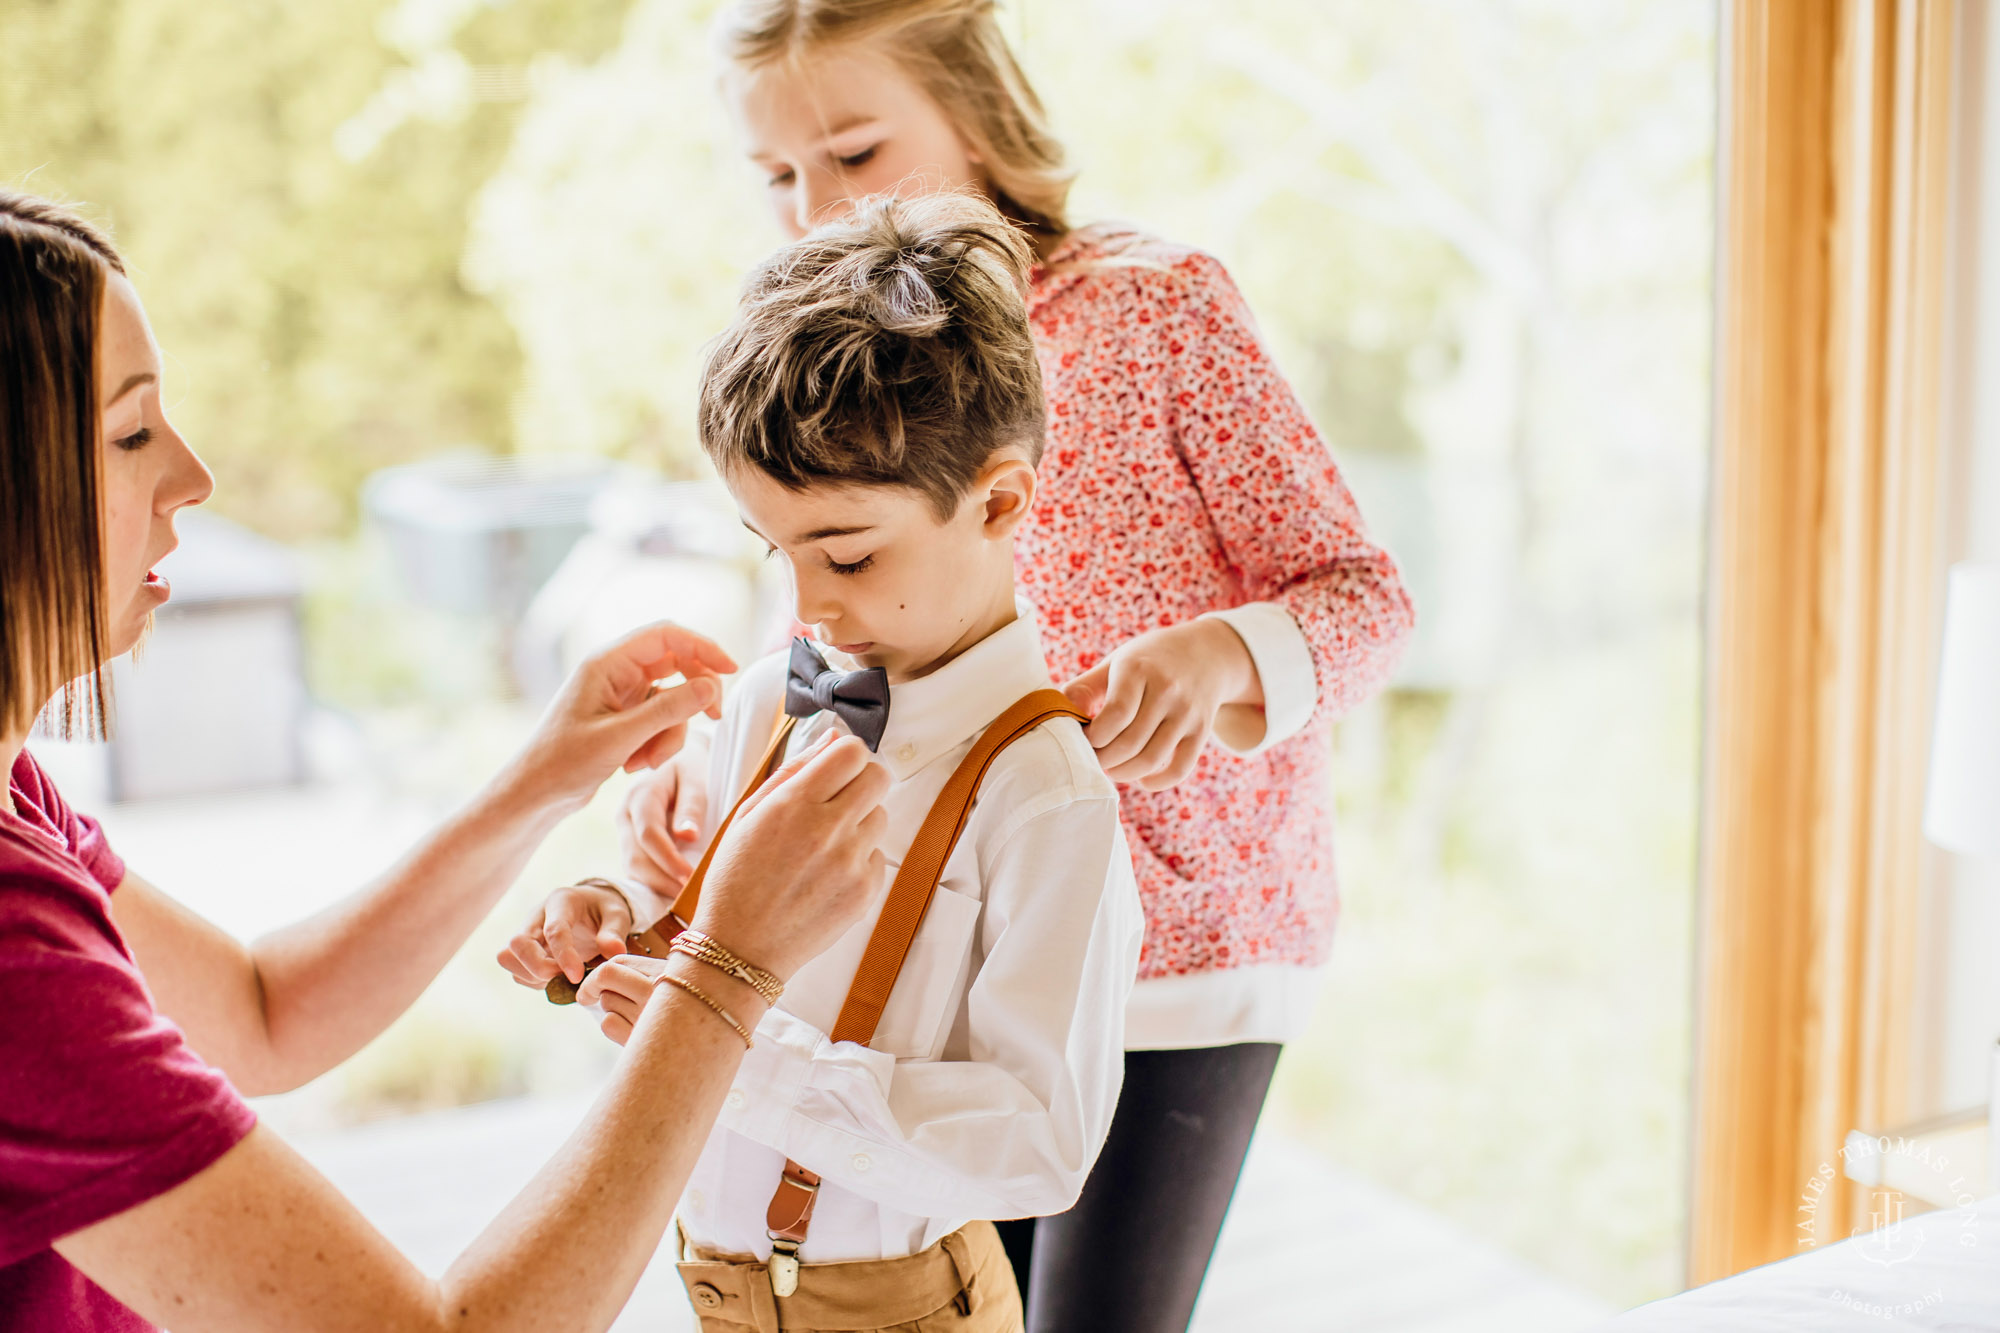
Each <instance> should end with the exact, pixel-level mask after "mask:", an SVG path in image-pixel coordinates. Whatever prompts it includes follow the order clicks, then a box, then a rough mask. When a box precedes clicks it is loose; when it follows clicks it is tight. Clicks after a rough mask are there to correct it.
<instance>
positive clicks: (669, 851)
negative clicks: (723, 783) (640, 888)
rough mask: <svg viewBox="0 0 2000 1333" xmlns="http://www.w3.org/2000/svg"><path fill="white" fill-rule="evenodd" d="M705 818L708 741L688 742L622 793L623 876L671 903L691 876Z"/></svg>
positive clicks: (706, 811)
mask: <svg viewBox="0 0 2000 1333" xmlns="http://www.w3.org/2000/svg"><path fill="white" fill-rule="evenodd" d="M707 818H708V742H707V741H706V740H705V739H704V740H699V741H690V743H689V744H688V747H687V748H686V749H685V750H682V751H681V752H680V753H679V754H677V755H675V756H674V757H673V758H671V759H669V760H667V762H666V763H664V764H662V765H660V767H658V768H656V769H654V770H653V771H652V772H651V773H647V774H644V775H642V776H641V777H640V778H639V779H638V780H637V781H636V782H634V783H633V784H632V785H631V787H629V788H628V789H627V790H626V792H625V799H624V801H623V802H621V803H620V804H619V806H618V846H619V849H620V850H621V851H622V852H623V853H624V856H625V873H626V874H627V875H629V876H631V877H632V878H633V879H636V880H638V881H639V882H640V883H641V884H643V885H645V886H646V887H647V888H648V889H651V890H652V891H653V892H654V893H656V894H658V895H659V896H660V897H661V898H663V899H666V900H668V901H672V900H673V899H674V898H676V897H678V896H679V895H680V891H681V888H682V886H684V885H685V884H686V883H687V882H688V877H689V876H690V875H692V874H694V851H695V842H696V840H697V839H699V838H700V837H701V826H702V822H703V821H704V820H706V819H707Z"/></svg>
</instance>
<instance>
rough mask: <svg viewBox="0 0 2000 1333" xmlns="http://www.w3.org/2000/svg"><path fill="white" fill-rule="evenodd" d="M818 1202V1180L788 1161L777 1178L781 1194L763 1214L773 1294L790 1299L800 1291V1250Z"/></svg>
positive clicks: (774, 1196) (777, 1194)
mask: <svg viewBox="0 0 2000 1333" xmlns="http://www.w3.org/2000/svg"><path fill="white" fill-rule="evenodd" d="M818 1202H819V1177H818V1176H816V1175H814V1174H813V1173H812V1172H810V1171H808V1170H806V1169H805V1168H804V1167H802V1166H800V1165H799V1164H798V1163H797V1162H794V1161H792V1160H791V1159H789V1158H787V1159H786V1160H785V1172H784V1174H783V1175H781V1176H780V1177H778V1192H777V1193H776V1194H773V1195H772V1196H771V1206H770V1207H769V1208H767V1209H765V1210H764V1225H765V1226H766V1227H767V1228H769V1230H767V1231H766V1232H765V1233H764V1234H765V1235H767V1236H769V1237H770V1238H771V1264H770V1274H771V1294H772V1295H773V1296H789V1295H791V1294H792V1293H793V1292H795V1291H797V1290H798V1289H799V1246H801V1245H803V1244H805V1239H806V1232H807V1230H808V1229H809V1228H811V1226H812V1215H813V1205H814V1204H816V1203H818Z"/></svg>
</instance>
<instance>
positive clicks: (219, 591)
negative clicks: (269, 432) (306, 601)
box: [88, 510, 306, 801]
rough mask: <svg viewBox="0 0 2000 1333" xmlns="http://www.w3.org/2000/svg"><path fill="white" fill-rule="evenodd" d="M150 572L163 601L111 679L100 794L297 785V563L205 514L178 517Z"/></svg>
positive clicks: (100, 753) (301, 680) (131, 796)
mask: <svg viewBox="0 0 2000 1333" xmlns="http://www.w3.org/2000/svg"><path fill="white" fill-rule="evenodd" d="M179 530H180V538H181V545H180V548H179V549H178V550H176V551H175V552H174V553H173V554H171V555H169V556H167V557H166V558H165V559H164V560H162V561H161V562H160V565H159V572H160V575H161V577H163V578H165V579H166V580H167V581H168V583H169V584H171V585H172V587H173V597H172V599H171V600H170V601H168V603H167V604H166V606H164V607H162V608H161V609H160V611H159V612H158V614H157V615H156V616H155V617H154V626H153V631H152V633H151V634H150V635H149V636H148V638H147V640H146V642H145V643H144V644H143V645H142V646H141V648H140V649H139V651H138V652H137V653H134V654H133V655H131V656H129V657H123V658H120V659H118V660H117V661H116V662H114V663H113V664H112V668H111V688H112V698H113V707H114V709H115V711H116V717H117V726H116V727H115V729H114V731H113V738H112V741H111V744H110V745H109V746H106V747H103V748H102V749H98V748H96V747H92V749H91V750H90V751H89V752H88V753H89V754H91V755H93V756H95V758H94V759H92V760H91V762H92V763H102V764H103V765H104V769H103V773H102V781H101V783H95V782H93V783H89V784H88V786H91V787H99V788H100V789H101V790H103V792H104V793H105V795H106V796H108V797H109V799H111V800H114V801H142V800H152V799H157V798H161V797H176V796H191V795H198V794H204V793H211V792H225V791H243V790H248V789H253V788H258V787H282V786H291V785H295V784H297V783H299V782H301V781H303V780H304V777H305V764H304V756H303V753H302V748H301V740H300V726H301V724H302V722H303V719H304V715H305V708H306V687H305V671H304V663H303V658H304V650H303V646H302V643H301V639H300V623H299V607H300V598H301V595H302V593H303V591H304V580H303V579H302V578H301V576H300V573H299V568H298V562H297V561H296V559H295V558H294V557H293V555H292V553H291V552H290V551H288V550H287V549H286V548H284V547H283V546H280V545H279V544H278V543H276V542H273V541H270V540H268V539H266V538H264V537H260V536H258V535H257V534H255V533H253V532H250V531H249V530H248V529H245V528H242V527H239V526H237V525H236V524H234V523H231V522H230V521H229V520H227V519H224V518H220V517H217V516H216V515H214V514H207V513H202V512H200V511H198V510H197V511H194V512H190V513H187V514H184V515H182V516H181V519H180V523H179Z"/></svg>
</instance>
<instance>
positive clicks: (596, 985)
mask: <svg viewBox="0 0 2000 1333" xmlns="http://www.w3.org/2000/svg"><path fill="white" fill-rule="evenodd" d="M666 970H667V960H666V959H665V958H649V957H647V956H646V955H645V954H642V953H628V954H620V955H619V956H618V957H616V958H612V959H610V960H608V961H607V962H606V963H605V964H604V965H603V966H602V967H600V968H598V969H597V970H596V971H595V972H592V973H591V974H590V977H589V978H588V979H587V980H586V981H585V982H584V983H583V984H582V985H581V986H578V987H577V988H576V1002H577V1003H578V1004H579V1005H582V1006H583V1007H584V1008H586V1009H595V1010H597V1011H598V1012H599V1013H601V1014H602V1015H603V1017H602V1018H601V1019H599V1020H598V1023H597V1028H598V1031H600V1032H602V1033H603V1034H604V1035H605V1036H607V1037H609V1038H611V1040H613V1041H615V1042H617V1043H618V1044H619V1045H620V1046H623V1045H624V1044H625V1041H626V1039H627V1038H628V1037H630V1036H631V1035H632V1029H633V1028H634V1027H636V1026H637V1025H638V1022H639V1015H640V1014H642V1013H644V1012H645V1009H646V1002H647V1001H648V1000H650V999H651V998H652V996H653V987H654V985H655V984H656V983H657V981H658V979H659V976H660V974H661V973H662V972H665V971H666ZM688 980H690V981H693V982H694V983H695V984H696V985H698V986H700V987H701V988H702V990H703V991H704V992H706V993H707V994H708V995H709V997H710V998H712V999H714V1000H716V1001H718V1002H720V1003H721V1004H722V1005H723V1007H724V1008H725V1009H729V1011H730V1016H731V1017H732V1018H734V1019H735V1020H736V1021H737V1022H739V1023H741V1024H743V1025H744V1026H745V1027H753V1026H755V1025H756V1022H757V1018H758V1017H759V1014H760V1012H761V1006H762V1001H761V1000H758V1001H756V1004H755V1005H752V1006H749V1007H748V1009H747V1011H746V1012H741V1013H739V1012H737V1010H736V1009H735V1008H731V1006H730V1004H729V1000H734V999H740V998H741V997H740V994H737V993H733V992H734V990H735V988H734V987H731V988H730V989H731V991H732V994H731V995H730V996H728V997H727V998H725V997H724V996H723V995H721V994H719V993H718V992H720V991H722V990H723V985H722V983H723V982H728V981H733V980H734V978H731V977H727V976H722V975H720V974H718V975H717V976H716V977H714V978H709V977H698V976H690V977H689V978H688ZM736 986H742V983H741V982H736ZM743 989H744V990H748V989H749V988H748V987H744V988H743ZM749 993H750V995H751V997H752V998H753V999H755V997H756V992H755V991H750V992H749Z"/></svg>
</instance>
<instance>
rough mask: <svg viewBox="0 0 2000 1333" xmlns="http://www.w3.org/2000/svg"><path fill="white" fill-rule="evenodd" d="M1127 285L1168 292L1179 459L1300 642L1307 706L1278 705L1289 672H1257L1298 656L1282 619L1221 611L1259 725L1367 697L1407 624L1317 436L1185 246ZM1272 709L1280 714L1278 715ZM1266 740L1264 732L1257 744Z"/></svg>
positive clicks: (1241, 317) (1209, 269)
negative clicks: (1278, 622)
mask: <svg viewBox="0 0 2000 1333" xmlns="http://www.w3.org/2000/svg"><path fill="white" fill-rule="evenodd" d="M1142 272H1143V270H1142ZM1141 280H1142V281H1145V282H1148V283H1161V282H1165V283H1170V284H1171V285H1172V288H1173V290H1172V291H1171V292H1168V293H1166V294H1165V296H1166V300H1165V302H1164V304H1166V305H1167V307H1168V309H1167V312H1166V313H1167V318H1166V319H1165V320H1164V321H1163V324H1164V326H1165V327H1164V328H1163V329H1162V332H1161V335H1160V336H1162V337H1163V338H1164V339H1165V340H1166V348H1165V355H1164V358H1163V359H1164V362H1165V365H1166V373H1167V376H1168V378H1169V383H1168V384H1167V385H1166V386H1165V387H1166V392H1167V396H1168V406H1167V411H1168V413H1169V414H1170V417H1171V419H1172V421H1173V426H1174V431H1173V434H1174V438H1175V440H1176V442H1177V444H1178V446H1179V449H1180V452H1181V456H1182V460H1183V462H1184V463H1185V465H1186V466H1187V468H1188V470H1189V472H1190V474H1191V475H1192V477H1193V479H1194V484H1195V487H1196V488H1197V489H1198V490H1199V491H1200V492H1201V496H1202V500H1203V503H1204V504H1205V505H1206V506H1207V509H1208V514H1209V518H1210V520H1211V521H1212V522H1213V523H1214V524H1215V530H1216V533H1217V534H1218V536H1219V537H1220V539H1221V542H1222V546H1223V549H1224V552H1225V555H1226V558H1227V559H1228V561H1229V563H1230V565H1231V566H1232V571H1233V573H1234V574H1235V576H1236V578H1237V579H1238V581H1239V583H1240V585H1241V586H1242V588H1243V590H1244V592H1245V594H1246V595H1247V600H1248V601H1249V602H1251V603H1253V604H1254V603H1267V604H1270V605H1271V606H1273V607H1277V608H1282V609H1283V610H1284V611H1285V612H1286V613H1287V614H1289V615H1290V617H1291V619H1292V621H1293V622H1294V623H1295V624H1296V625H1297V627H1298V630H1299V632H1300V634H1301V635H1302V636H1303V639H1304V643H1305V646H1306V648H1307V649H1308V650H1309V653H1310V659H1311V665H1312V685H1313V698H1312V706H1311V708H1310V709H1309V710H1304V709H1299V708H1292V709H1286V708H1284V707H1283V702H1282V685H1283V682H1284V680H1285V679H1287V678H1289V676H1291V675H1296V674H1297V673H1296V672H1279V673H1274V672H1272V671H1269V670H1267V668H1266V663H1267V662H1281V663H1282V662H1291V661H1302V660H1303V659H1301V658H1299V657H1298V655H1297V649H1296V647H1295V646H1294V647H1291V648H1289V649H1288V648H1287V645H1286V639H1285V636H1284V634H1283V631H1282V627H1275V628H1274V627H1272V626H1271V625H1270V623H1269V618H1268V613H1264V612H1253V613H1250V614H1251V615H1253V616H1256V617H1258V619H1256V620H1250V619H1247V618H1244V617H1240V616H1237V615H1233V614H1225V615H1224V616H1223V617H1222V618H1224V619H1227V620H1229V621H1230V622H1231V624H1232V627H1234V628H1236V629H1237V632H1238V633H1239V634H1241V635H1243V638H1244V641H1245V643H1246V644H1247V645H1248V646H1249V647H1250V649H1251V653H1252V656H1253V658H1254V659H1257V662H1258V667H1259V674H1260V675H1265V676H1267V677H1273V679H1267V681H1266V685H1267V694H1271V693H1273V691H1272V690H1271V689H1270V688H1269V687H1270V686H1272V685H1277V686H1279V691H1278V694H1279V697H1277V698H1273V699H1272V700H1271V705H1270V706H1267V716H1268V717H1269V718H1270V721H1271V722H1272V723H1273V726H1272V727H1271V731H1273V732H1279V731H1281V730H1282V727H1281V726H1280V725H1278V724H1280V723H1281V722H1284V723H1289V724H1290V725H1291V726H1292V727H1293V728H1294V729H1297V728H1303V727H1304V726H1305V725H1307V724H1308V723H1309V722H1325V721H1329V720H1331V719H1333V718H1335V717H1338V716H1339V715H1340V714H1342V713H1344V712H1346V711H1347V710H1348V709H1350V708H1352V707H1354V706H1355V705H1356V704H1358V703H1360V702H1361V701H1362V700H1363V699H1365V698H1367V697H1368V696H1369V695H1370V694H1371V693H1373V692H1374V691H1375V690H1376V689H1377V688H1378V687H1379V686H1380V685H1381V684H1382V682H1383V681H1384V680H1385V679H1387V677H1388V675H1389V671H1390V669H1391V668H1392V667H1393V666H1394V665H1395V663H1396V659H1397V657H1398V656H1399V655H1400V653H1401V651H1402V648H1403V645H1404V642H1405V640H1407V639H1408V637H1409V634H1410V630H1411V627H1412V626H1413V624H1414V621H1415V615H1414V611H1413V609H1412V607H1411V604H1410V598H1409V594H1408V593H1407V592H1406V591H1405V590H1404V587H1403V580H1402V577H1401V575H1400V574H1398V573H1397V570H1396V564H1395V561H1393V560H1392V559H1390V557H1389V555H1388V554H1387V553H1386V552H1385V551H1383V550H1382V549H1381V548H1380V547H1378V546H1376V545H1375V544H1374V543H1373V542H1371V541H1369V539H1368V535H1367V531H1366V529H1365V527H1364V525H1363V523H1362V521H1361V512H1360V510H1359V509H1358V508H1357V507H1356V506H1355V503H1354V497H1353V496H1352V495H1351V494H1350V493H1349V492H1348V489H1347V485H1346V483H1345V482H1344V481H1343V480H1342V479H1341V475H1340V469H1339V468H1338V467H1336V466H1335V465H1334V461H1333V455H1332V454H1331V452H1330V451H1329V450H1328V449H1327V445H1326V441H1325V440H1324V439H1323V438H1322V437H1321V436H1320V433H1319V431H1318V429H1317V428H1316V427H1314V425H1313V423H1312V421H1311V420H1310V419H1309V418H1308V417H1307V416H1306V412H1305V408H1304V406H1303V405H1302V404H1301V403H1300V402H1299V399H1298V395H1297V394H1296V393H1295V392H1294V391H1293V389H1292V386H1291V385H1290V384H1289V383H1287V382H1286V380H1285V377H1284V376H1283V375H1282V374H1280V373H1279V371H1278V368H1277V366H1276V365H1275V364H1273V362H1272V360H1271V356H1270V353H1269V351H1268V350H1267V349H1266V348H1265V346H1264V344H1263V341H1262V339H1260V338H1259V337H1258V334H1257V330H1256V327H1255V324H1254V323H1253V321H1252V318H1251V315H1250V310H1249V308H1248V306H1247V305H1246V304H1245V303H1244V300H1243V296H1242V294H1241V293H1240V292H1239V291H1237V289H1236V284H1235V283H1234V282H1233V281H1232V280H1231V279H1230V277H1229V274H1228V272H1227V271H1226V270H1225V269H1224V268H1223V267H1222V265H1221V263H1220V262H1218V261H1217V260H1215V259H1214V258H1212V257H1210V256H1208V255H1204V254H1194V255H1190V256H1189V257H1187V258H1186V259H1184V260H1181V261H1180V262H1178V263H1176V264H1174V265H1173V267H1172V270H1171V272H1169V273H1167V274H1164V275H1156V274H1151V273H1148V274H1146V275H1145V276H1144V277H1143V278H1142V279H1141ZM1239 620H1240V621H1241V623H1239ZM1246 631H1248V632H1246ZM1260 649H1261V651H1260ZM1285 712H1289V713H1291V715H1292V716H1291V718H1288V719H1281V717H1280V714H1282V713H1285ZM1278 739H1282V735H1267V738H1266V742H1265V743H1266V744H1268V743H1270V742H1271V741H1274V740H1278Z"/></svg>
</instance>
